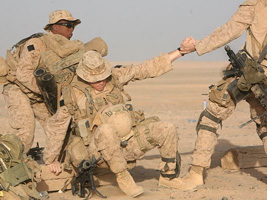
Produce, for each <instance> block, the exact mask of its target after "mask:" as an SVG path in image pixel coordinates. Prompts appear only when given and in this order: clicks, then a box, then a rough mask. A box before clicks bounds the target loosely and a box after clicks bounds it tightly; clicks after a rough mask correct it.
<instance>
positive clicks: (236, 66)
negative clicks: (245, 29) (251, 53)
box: [223, 45, 247, 78]
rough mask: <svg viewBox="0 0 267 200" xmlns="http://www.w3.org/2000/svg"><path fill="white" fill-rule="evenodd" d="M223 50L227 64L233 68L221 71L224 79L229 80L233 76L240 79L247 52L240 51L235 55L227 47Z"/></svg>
mask: <svg viewBox="0 0 267 200" xmlns="http://www.w3.org/2000/svg"><path fill="white" fill-rule="evenodd" d="M224 49H225V51H226V53H227V55H228V57H229V62H230V63H231V64H232V66H233V68H232V69H230V70H224V71H223V74H224V78H229V77H233V76H238V77H240V76H241V75H242V70H243V68H244V67H245V62H246V59H247V55H246V53H247V51H246V50H240V51H238V52H237V54H235V53H234V51H233V50H232V49H231V48H230V46H228V45H226V46H225V47H224Z"/></svg>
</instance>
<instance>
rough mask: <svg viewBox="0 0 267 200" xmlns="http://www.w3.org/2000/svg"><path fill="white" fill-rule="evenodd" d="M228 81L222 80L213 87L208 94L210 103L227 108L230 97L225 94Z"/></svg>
mask: <svg viewBox="0 0 267 200" xmlns="http://www.w3.org/2000/svg"><path fill="white" fill-rule="evenodd" d="M228 80H229V79H226V80H224V79H222V80H221V81H219V82H218V83H217V84H216V85H214V86H213V87H212V88H211V90H210V92H209V99H210V101H212V102H215V103H218V104H219V105H220V106H223V107H228V105H229V103H230V99H231V97H230V95H229V94H228V92H227V88H228V85H229V84H230V82H229V81H228Z"/></svg>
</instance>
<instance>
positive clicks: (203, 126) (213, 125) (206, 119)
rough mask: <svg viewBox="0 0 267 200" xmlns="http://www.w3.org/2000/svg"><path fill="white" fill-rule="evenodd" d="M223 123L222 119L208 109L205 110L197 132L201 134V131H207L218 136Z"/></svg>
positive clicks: (200, 117)
mask: <svg viewBox="0 0 267 200" xmlns="http://www.w3.org/2000/svg"><path fill="white" fill-rule="evenodd" d="M221 123H222V120H221V119H220V118H217V117H216V116H214V115H213V114H212V113H211V112H209V111H208V110H207V109H205V110H203V112H202V113H201V114H200V116H199V119H198V122H197V126H196V131H197V132H199V130H206V131H209V132H212V133H214V134H215V135H217V133H216V131H217V127H218V126H219V125H221Z"/></svg>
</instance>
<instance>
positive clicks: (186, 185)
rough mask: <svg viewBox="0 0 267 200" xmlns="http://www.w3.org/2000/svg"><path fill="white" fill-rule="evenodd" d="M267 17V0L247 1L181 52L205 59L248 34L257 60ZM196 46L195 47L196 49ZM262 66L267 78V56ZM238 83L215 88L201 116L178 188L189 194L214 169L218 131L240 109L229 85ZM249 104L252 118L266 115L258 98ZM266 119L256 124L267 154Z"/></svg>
mask: <svg viewBox="0 0 267 200" xmlns="http://www.w3.org/2000/svg"><path fill="white" fill-rule="evenodd" d="M266 17H267V1H266V0H248V1H245V2H244V3H243V4H242V5H240V7H239V9H238V10H237V12H236V13H235V14H234V15H233V16H232V17H231V19H230V20H229V21H228V22H227V23H226V24H224V25H223V26H221V27H219V28H217V29H216V30H214V32H212V33H211V34H210V35H208V36H206V37H205V38H203V39H201V40H199V41H196V42H195V41H194V39H193V38H192V37H189V38H186V39H185V40H184V41H183V43H182V44H181V51H182V52H184V53H189V52H192V51H196V52H197V53H198V55H203V54H205V53H208V52H210V51H213V50H215V49H217V48H219V47H222V46H223V45H225V44H227V43H228V42H230V41H232V40H234V39H236V38H238V37H239V36H241V35H242V33H243V32H244V31H246V32H247V35H246V45H245V48H246V50H247V51H248V52H249V54H251V55H252V57H253V58H254V59H256V60H257V59H258V58H259V56H260V53H261V51H262V50H263V48H264V47H265V45H266V44H267V21H266ZM194 43H195V44H194ZM192 44H194V45H193V46H192ZM260 65H261V66H262V67H263V69H264V70H265V75H266V69H267V68H266V67H267V57H266V55H265V58H264V59H263V61H262V62H261V63H260ZM229 67H231V66H229ZM229 67H228V68H229ZM235 79H236V77H230V78H224V79H222V80H221V81H219V82H218V83H217V84H216V85H215V86H214V87H213V88H211V91H210V93H209V101H208V104H207V108H206V109H205V110H204V111H203V113H202V114H201V115H200V118H199V124H198V125H197V140H196V143H195V149H194V153H193V156H192V159H193V160H192V166H191V169H190V171H189V173H188V174H187V175H186V176H185V177H184V178H183V179H182V180H183V181H182V182H181V184H177V185H176V188H178V189H181V190H189V189H193V188H195V187H196V186H198V185H202V184H203V183H204V182H203V170H204V169H205V168H209V167H210V163H211V155H212V154H213V152H214V148H215V145H216V143H217V137H218V134H217V133H216V131H217V129H218V128H219V127H220V124H221V122H222V121H223V120H225V119H227V118H228V117H229V116H231V114H232V113H233V111H234V109H235V107H236V103H237V102H235V101H234V100H233V99H232V97H231V96H230V95H229V93H228V91H227V88H228V86H229V84H230V83H231V82H233V80H235ZM245 100H246V101H247V102H248V103H249V105H250V113H251V118H254V117H256V116H259V115H261V114H262V113H264V112H265V109H264V107H263V106H262V105H261V104H260V102H259V100H258V99H256V98H255V96H254V94H250V95H249V96H248V97H246V98H245ZM264 118H265V117H261V118H259V119H257V120H255V122H256V125H257V132H258V134H259V137H260V138H261V139H262V141H263V144H264V148H265V151H266V152H267V137H266V136H267V124H266V120H265V121H264ZM259 127H261V128H259Z"/></svg>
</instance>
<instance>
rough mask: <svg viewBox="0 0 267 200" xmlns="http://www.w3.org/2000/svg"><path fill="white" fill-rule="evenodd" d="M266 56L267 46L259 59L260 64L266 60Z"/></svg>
mask: <svg viewBox="0 0 267 200" xmlns="http://www.w3.org/2000/svg"><path fill="white" fill-rule="evenodd" d="M266 54H267V45H265V47H264V48H263V50H262V51H261V54H260V57H259V59H258V63H261V62H262V61H263V60H264V58H265V56H266Z"/></svg>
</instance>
